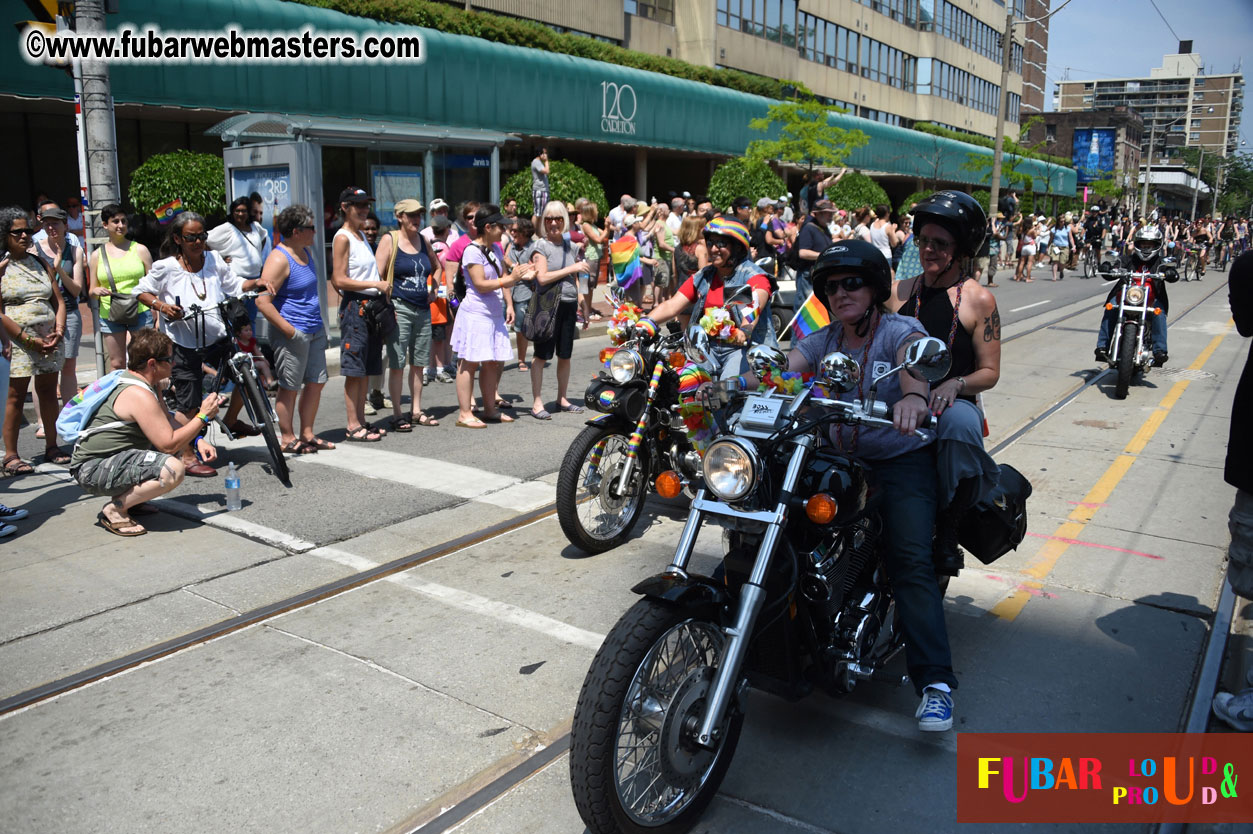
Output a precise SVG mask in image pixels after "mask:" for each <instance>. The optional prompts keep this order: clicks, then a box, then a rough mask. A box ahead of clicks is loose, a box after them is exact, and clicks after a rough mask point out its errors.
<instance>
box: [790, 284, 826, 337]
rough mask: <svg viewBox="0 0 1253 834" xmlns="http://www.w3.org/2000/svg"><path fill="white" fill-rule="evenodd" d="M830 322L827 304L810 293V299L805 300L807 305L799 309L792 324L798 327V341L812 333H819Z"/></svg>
mask: <svg viewBox="0 0 1253 834" xmlns="http://www.w3.org/2000/svg"><path fill="white" fill-rule="evenodd" d="M830 323H831V316H829V315H828V314H827V308H826V306H825V305H824V304H823V303H822V302H821V301H819V300H818V296H816V295H814V294H813V293H810V294H809V300H808V301H806V302H805V306H804V307H801V308H800V309H799V310H797V311H796V317H795V318H793V319H792V326H793V327H795V328H796V338H797V340H798V341H799V340H800V339H803V338H805V337H806V336H808V335H809V334H811V333H817V332H818V331H819V330H821V329H822V328H824V327H826V326H827V325H828V324H830Z"/></svg>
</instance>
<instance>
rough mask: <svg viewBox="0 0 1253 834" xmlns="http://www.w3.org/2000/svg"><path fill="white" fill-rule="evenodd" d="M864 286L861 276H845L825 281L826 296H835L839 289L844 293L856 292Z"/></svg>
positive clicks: (864, 282) (864, 280)
mask: <svg viewBox="0 0 1253 834" xmlns="http://www.w3.org/2000/svg"><path fill="white" fill-rule="evenodd" d="M864 286H866V279H865V278H864V277H862V276H861V275H846V276H844V277H843V278H832V279H830V280H828V281H827V295H835V293H836V291H837V290H839V289H840V288H841V287H842V288H843V289H844V292H856V291H857V290H860V289H861V288H862V287H864Z"/></svg>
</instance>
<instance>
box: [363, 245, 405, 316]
mask: <svg viewBox="0 0 1253 834" xmlns="http://www.w3.org/2000/svg"><path fill="white" fill-rule="evenodd" d="M391 238H392V254H391V257H390V258H389V259H388V261H387V286H388V287H389V288H390V287H391V286H392V282H393V280H394V279H395V277H396V253H397V252H399V251H400V232H391ZM363 315H364V317H365V324H366V327H367V328H368V329H369V330H370V331H372V332H374V333H377V334H379V335H380V336H383V337H384V338H387V337H388V336H391V335H392V334H393V333H395V332H396V305H395V304H393V303H392V300H391V298H390V296H386V295H372V296H370V298H369V300H368V301H366V303H365V309H364V311H363Z"/></svg>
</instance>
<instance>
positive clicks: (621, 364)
mask: <svg viewBox="0 0 1253 834" xmlns="http://www.w3.org/2000/svg"><path fill="white" fill-rule="evenodd" d="M642 373H644V360H643V359H641V358H640V355H639V354H638V353H637V352H635V351H633V350H631V349H630V348H621V349H619V350H616V351H614V354H613V356H612V357H610V359H609V375H610V376H611V377H613V381H614V382H616V383H618V384H619V385H624V384H626V383H628V382H630V381H631V380H633V379H635V378H636V377H637V376H639V375H640V374H642Z"/></svg>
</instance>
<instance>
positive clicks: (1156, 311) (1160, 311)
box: [1153, 307, 1162, 316]
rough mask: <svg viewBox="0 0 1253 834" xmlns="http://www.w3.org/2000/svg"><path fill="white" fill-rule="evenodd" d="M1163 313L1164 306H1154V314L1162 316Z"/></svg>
mask: <svg viewBox="0 0 1253 834" xmlns="http://www.w3.org/2000/svg"><path fill="white" fill-rule="evenodd" d="M1161 314H1162V308H1161V307H1154V308H1153V315H1155V316H1160V315H1161Z"/></svg>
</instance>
